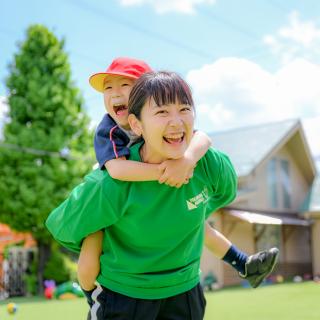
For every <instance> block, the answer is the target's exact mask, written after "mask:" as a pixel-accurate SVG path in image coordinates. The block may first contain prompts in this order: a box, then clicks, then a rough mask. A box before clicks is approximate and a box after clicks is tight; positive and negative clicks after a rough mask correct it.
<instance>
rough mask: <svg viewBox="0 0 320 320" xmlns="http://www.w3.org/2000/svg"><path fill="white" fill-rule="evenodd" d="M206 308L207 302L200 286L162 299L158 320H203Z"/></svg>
mask: <svg viewBox="0 0 320 320" xmlns="http://www.w3.org/2000/svg"><path fill="white" fill-rule="evenodd" d="M205 308H206V300H205V297H204V294H203V290H202V288H201V286H200V284H198V285H197V286H195V287H194V288H192V289H191V290H189V291H187V292H184V293H182V294H178V295H176V296H173V297H169V298H166V299H162V301H161V309H160V313H159V316H158V317H157V319H156V320H202V319H203V318H204V312H205Z"/></svg>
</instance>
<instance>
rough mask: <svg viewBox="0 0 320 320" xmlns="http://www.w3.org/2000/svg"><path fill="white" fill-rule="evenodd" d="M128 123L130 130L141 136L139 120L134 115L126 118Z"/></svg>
mask: <svg viewBox="0 0 320 320" xmlns="http://www.w3.org/2000/svg"><path fill="white" fill-rule="evenodd" d="M128 123H129V125H130V127H131V130H132V131H133V132H134V133H135V134H136V135H137V136H141V135H142V125H141V122H140V120H139V119H138V118H137V117H136V116H135V115H134V114H129V116H128Z"/></svg>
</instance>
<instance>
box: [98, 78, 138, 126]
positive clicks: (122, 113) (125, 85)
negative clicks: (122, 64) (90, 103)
mask: <svg viewBox="0 0 320 320" xmlns="http://www.w3.org/2000/svg"><path fill="white" fill-rule="evenodd" d="M135 81H136V80H134V79H130V78H127V77H123V76H116V75H112V76H108V77H106V79H105V81H104V91H103V93H104V105H105V108H106V110H107V112H108V113H109V114H110V116H111V117H112V118H113V119H114V120H115V121H116V122H117V123H118V124H119V125H120V126H121V127H122V128H124V129H130V126H129V124H128V100H129V95H130V92H131V90H132V87H133V85H134V83H135Z"/></svg>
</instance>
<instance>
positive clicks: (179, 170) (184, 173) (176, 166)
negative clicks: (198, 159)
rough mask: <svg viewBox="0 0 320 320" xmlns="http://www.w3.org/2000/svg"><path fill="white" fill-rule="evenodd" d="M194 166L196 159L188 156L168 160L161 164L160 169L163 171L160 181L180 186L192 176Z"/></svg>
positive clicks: (176, 186)
mask: <svg viewBox="0 0 320 320" xmlns="http://www.w3.org/2000/svg"><path fill="white" fill-rule="evenodd" d="M194 168H195V163H194V161H193V160H192V159H189V158H187V157H183V158H180V159H177V160H166V161H164V162H162V163H161V164H160V170H162V172H163V173H162V175H161V176H160V178H159V180H158V181H159V183H165V184H166V185H168V186H170V187H175V188H180V187H181V186H182V185H183V184H187V183H188V182H189V179H191V178H192V176H193V170H194Z"/></svg>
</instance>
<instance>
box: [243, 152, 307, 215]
mask: <svg viewBox="0 0 320 320" xmlns="http://www.w3.org/2000/svg"><path fill="white" fill-rule="evenodd" d="M274 157H277V158H279V159H286V160H288V161H289V163H290V169H289V170H290V179H291V183H292V184H291V188H292V196H291V204H292V207H291V209H286V208H283V206H282V199H281V198H280V197H279V204H280V205H279V207H278V208H277V209H273V208H272V207H271V204H269V197H268V192H269V190H268V179H267V165H268V160H270V159H267V160H266V161H265V162H264V163H262V164H261V165H260V166H258V167H257V169H256V170H255V171H254V172H252V174H251V175H250V176H249V177H247V179H245V180H242V183H241V184H242V186H247V188H249V189H254V190H255V191H256V192H255V193H254V194H252V196H250V197H249V199H248V200H247V202H246V203H239V204H238V203H237V207H238V208H244V209H250V208H251V209H253V210H266V211H275V212H277V211H279V212H283V211H285V212H296V211H299V209H300V207H301V204H302V203H303V201H304V199H305V197H306V194H307V192H308V190H309V185H308V183H307V181H306V179H305V177H304V176H303V175H302V173H301V171H300V169H299V168H298V166H297V164H296V162H295V159H294V156H293V155H292V154H291V152H290V150H289V149H288V148H287V147H286V146H284V147H283V148H282V149H280V150H279V151H278V152H277V153H276V154H275V155H274ZM279 181H280V176H279ZM278 187H279V190H278V195H281V188H280V183H279V185H278Z"/></svg>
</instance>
